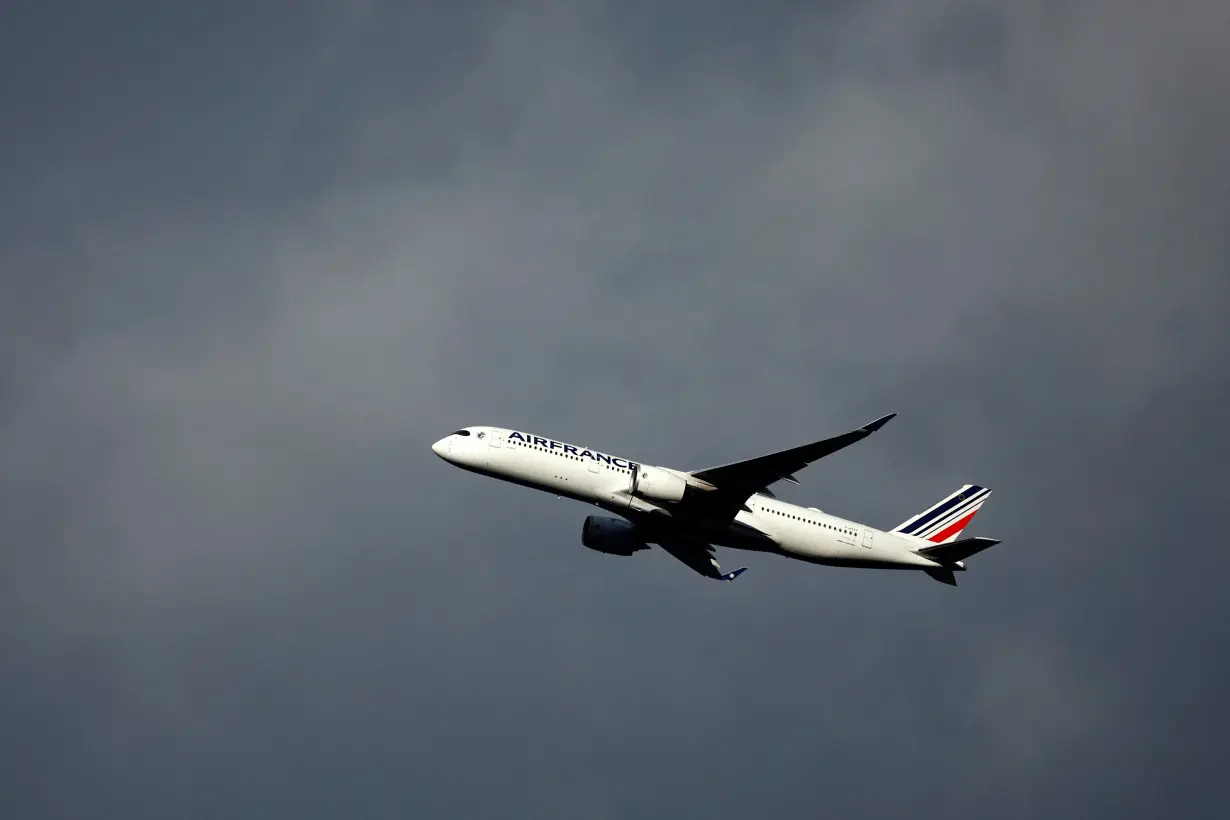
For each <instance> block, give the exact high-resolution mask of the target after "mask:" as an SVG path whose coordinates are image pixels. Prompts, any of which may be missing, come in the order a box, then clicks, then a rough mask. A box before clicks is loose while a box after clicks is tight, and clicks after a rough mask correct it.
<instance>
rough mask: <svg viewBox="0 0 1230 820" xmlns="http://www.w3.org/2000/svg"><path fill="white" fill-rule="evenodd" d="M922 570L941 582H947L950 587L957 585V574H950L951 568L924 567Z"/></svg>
mask: <svg viewBox="0 0 1230 820" xmlns="http://www.w3.org/2000/svg"><path fill="white" fill-rule="evenodd" d="M923 572H925V573H927V574H928V575H930V576H931V577H932V578H934V579H935V580H937V581H939V582H940V583H941V584H948V586H950V587H955V586H956V585H957V576H955V575H953V574H952V570H950V569H949V568H948V567H936V568H935V569H924V570H923Z"/></svg>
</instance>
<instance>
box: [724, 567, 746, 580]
mask: <svg viewBox="0 0 1230 820" xmlns="http://www.w3.org/2000/svg"><path fill="white" fill-rule="evenodd" d="M746 569H747V567H739V568H738V569H737V570H734V571H733V572H728V573H726V574H725V575H723V576H722V580H723V581H733V580H735V579H736V578H738V577H739V576H740V575H742V574H743V572H744V570H746Z"/></svg>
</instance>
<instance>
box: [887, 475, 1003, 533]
mask: <svg viewBox="0 0 1230 820" xmlns="http://www.w3.org/2000/svg"><path fill="white" fill-rule="evenodd" d="M990 497H991V491H990V490H988V489H987V488H986V487H979V486H978V485H977V484H966V485H965V486H964V487H962V488H961V489H959V490H957V491H956V492H955V493H953V494H952V495H950V496H948V497H947V498H945V499H944V500H943V501H940V502H939V503H938V504H935V505H934V506H932V507H930V508H928V509H926V510H924V511H923V512H920V513H919V514H918V515H916V516H914V517H913V518H911V519H909V520H908V521H906V522H904V523H903V524H901V525H900V526H899V527H897V528H895V529H894V530H893V532H899V533H902V534H904V535H912V536H914V537H916V538H924V539H926V540H927V541H931V542H932V543H935V544H947V543H950V542H952V541H956V540H957V538H958V537H959V536H960V535H961V530H963V529H965V528H966V527H967V526H969V522H970V521H971V520H973V518H974V515H975V514H976V513H977V512H978V509H979V508H980V507H981V506H982V505H983V504H984V503H986V500H987V499H988V498H990Z"/></svg>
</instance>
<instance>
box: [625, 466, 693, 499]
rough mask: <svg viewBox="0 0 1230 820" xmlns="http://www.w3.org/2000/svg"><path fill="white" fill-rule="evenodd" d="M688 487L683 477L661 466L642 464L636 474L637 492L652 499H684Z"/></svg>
mask: <svg viewBox="0 0 1230 820" xmlns="http://www.w3.org/2000/svg"><path fill="white" fill-rule="evenodd" d="M687 489H688V483H687V482H686V481H684V480H683V478H681V477H680V476H678V475H676V474H675V473H672V472H670V471H669V470H663V469H662V468H661V467H647V466H645V465H643V464H642V465H641V466H640V471H639V472H638V473H637V476H636V494H637V495H639V496H641V497H642V498H648V499H649V500H651V501H668V502H673V501H682V500H683V494H684V493H685V492H687Z"/></svg>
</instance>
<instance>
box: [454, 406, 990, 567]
mask: <svg viewBox="0 0 1230 820" xmlns="http://www.w3.org/2000/svg"><path fill="white" fill-rule="evenodd" d="M896 415H897V414H896V413H890V414H889V415H887V416H883V417H882V418H878V419H876V420H875V421H873V422H871V423H870V424H865V425H863V426H862V427H860V428H858V429H857V430H852V431H851V432H849V433H845V434H843V435H840V436H836V437H834V438H829V439H825V440H823V441H817V442H813V443H811V444H804V445H803V446H801V447H794V448H792V449H789V450H782V451H780V452H776V453H771V454H769V455H764V456H759V457H757V458H752V459H748V460H746V461H737V462H734V463H732V464H724V465H722V466H719V467H710V468H707V469H703V470H694V471H691V472H685V471H682V470H675V469H671V468H669V467H654V466H650V465H647V464H642V463H640V462H638V461H633V460H631V459H626V458H619V457H617V456H612V455H608V454H606V453H603V452H600V451H598V450H594V449H592V448H589V447H577V446H574V445H572V444H567V443H565V442H562V441H557V440H555V439H552V438H545V437H543V436H538V435H533V434H530V433H526V432H523V431H521V430H513V429H507V428H502V427H482V426H476V427H465V428H463V429H461V430H458V431H456V432H455V433H452V434H450V435H448V436H445V437H444V438H442V439H440V440H439V441H437V442H436V443H435V444H433V445H432V446H431V449H432V451H433V452H435V454H436V455H437V456H439V457H440V458H442V459H444V460H445V461H447V462H449V463H451V464H453V465H455V466H457V467H460V468H462V469H464V470H468V471H470V472H474V473H479V474H481V475H486V476H490V477H492V478H497V479H500V480H502V481H507V482H511V483H513V484H519V485H521V486H525V487H530V488H533V489H536V490H543V491H546V492H550V493H553V494H555V495H557V496H561V497H565V498H571V499H574V500H577V501H582V502H586V503H590V504H594V505H596V506H598V507H600V508H602V509H603V510H606V511H608V512H611V513H614V514H616V515H618V516H620V518H610V517H607V516H597V515H590V516H587V517H586V519H585V523H584V524H583V525H582V528H581V543H582V544H583V545H584V546H586V547H589V548H590V549H592V550H596V551H598V552H602V553H607V554H609V555H622V556H628V555H632V554H633V553H636V552H640V551H642V550H647V549H649V548H650V545H651V544H657V545H658V546H659V547H661V548H662V550H664V551H665V552H667V553H669V554H670V555H672V556H674V557H675V558H677V559H678V560H679V561H681V562H682V563H683V564H685V565H686V566H688V567H690V568H691V569H693V570H695V571H696V572H698V573H699V574H701V575H703V576H704V577H706V578H712V579H715V580H719V581H733V580H734V579H735V578H737V577H738V576H739V575H740V574H742V573H743V571H744V570H746V569H747V567H740V568H739V569H736V570H734V571H732V572H723V571H722V568H721V567H720V566H719V564H718V562H717V559H716V558H715V557H714V552H715V550H714V545H717V546H723V547H729V548H732V549H742V550H751V551H756V552H766V553H773V554H776V555H782V556H785V557H788V558H794V559H798V560H801V561H806V562H809V563H813V564H822V565H827V566H840V567H860V568H867V569H912V570H921V571H922V572H924V573H926V574H927V575H928V576H930V577H931V578H933V579H935V580H937V581H939V582H941V583H944V584H948V585H951V586H956V585H957V582H956V577H955V576H954V572H959V571H963V570H965V559H967V558H969V557H970V556H972V555H974V554H976V553H979V552H981V551H982V550H985V549H987V548H988V547H992V546H995V545H996V544H998V543H1000V542H999V541H998V540H996V539H994V538H983V537H972V538H962V537H961V533H962V532H963V531H964V529H965V528H966V526H968V524H969V523H970V520H971V519H973V517H974V515H975V514H976V513H977V512H978V510H979V509H980V508H981V507H982V505H983V504H984V503H986V500H987V498H989V497H990V495H991V491H990V490H988V489H987V488H985V487H980V486H978V485H976V484H966V485H965V486H963V487H961V488H960V489H959V490H957V491H956V492H954V493H952V494H951V495H949V496H948V497H946V498H944V499H942V500H940V501H939V502H937V503H935V504H933V505H932V506H930V507H928V508H927V509H925V510H923V511H922V512H920V513H919V514H918V515H915V516H913V517H911V518H909V519H907V520H906V521H904V522H902V523H901V524H899V525H898V526H896V527H894V528H893V529H891V530H879V529H876V528H875V527H869V526H867V525H865V524H859V523H857V522H854V521H848V520H846V519H843V518H840V517H838V516H835V515H830V514H828V513H825V512H822V511H821V510H819V509H817V508H816V507H801V506H798V505H795V504H788V503H786V502H784V501H780V500H778V498H777V497H776V496H775V495H774V494H773V492H772V491H771V490H770V489H769V485H771V484H774V483H776V482H778V481H786V482H790V483H792V484H796V485H797V484H798V483H799V481H798V479H797V478H795V476H794V474H795V473H797V472H798V471H799V470H801V469H802V468H804V467H806V466H807V465H808V464H811V463H812V462H814V461H817V460H819V459H821V458H823V457H824V456H827V455H830V454H831V453H834V452H836V451H838V450H840V449H842V448H843V447H847V446H849V445H851V444H853V443H854V442H856V441H861V440H862V439H864V438H866V437H867V436H869V435H871V434H872V433H874V432H875V431H877V430H879V429H880V428H881V427H883V426H884V425H885V424H887V423H888V422H889V420H891V419H892V418H894V417H895V416H896Z"/></svg>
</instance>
